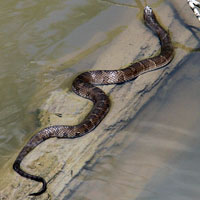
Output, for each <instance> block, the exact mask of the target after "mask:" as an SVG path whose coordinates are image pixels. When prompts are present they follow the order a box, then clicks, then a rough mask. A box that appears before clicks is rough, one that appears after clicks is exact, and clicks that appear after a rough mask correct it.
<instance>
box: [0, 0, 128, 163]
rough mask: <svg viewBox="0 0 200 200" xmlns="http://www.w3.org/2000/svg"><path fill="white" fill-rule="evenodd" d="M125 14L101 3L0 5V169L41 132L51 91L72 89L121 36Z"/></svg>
mask: <svg viewBox="0 0 200 200" xmlns="http://www.w3.org/2000/svg"><path fill="white" fill-rule="evenodd" d="M126 11H127V9H125V8H119V7H116V6H112V5H111V4H108V3H106V2H103V1H98V0H83V1H78V0H73V1H72V0H68V1H66V0H62V1H59V2H57V1H45V2H43V1H40V2H36V1H34V0H29V1H16V0H12V1H2V2H1V3H0V15H1V17H0V38H1V40H0V51H1V53H0V60H1V66H0V95H1V98H0V160H1V162H0V166H3V164H4V163H5V162H6V161H7V160H8V159H9V158H10V157H11V156H12V155H13V153H14V152H15V151H16V150H17V151H18V150H19V149H20V148H21V147H22V146H23V145H24V143H25V141H27V138H29V137H30V135H31V134H32V133H33V131H34V130H35V129H36V128H37V127H38V120H37V109H38V108H39V107H40V105H41V103H42V102H43V101H44V100H45V99H46V96H47V95H48V92H51V91H53V90H54V89H56V88H59V87H62V84H63V82H64V81H63V80H66V81H67V83H65V84H64V87H69V83H70V81H71V79H70V77H72V76H73V75H75V74H77V72H79V71H83V70H86V69H89V68H90V66H92V64H93V62H94V61H95V58H96V56H97V55H98V53H99V52H98V51H101V50H103V48H106V45H109V43H110V42H111V41H112V39H113V38H115V36H117V35H118V34H119V33H120V32H121V31H123V27H125V26H126V25H127V23H128V22H127V21H128V20H127V18H126V17H123V16H126V15H125V12H126ZM116 17H119V20H118V21H116ZM106 19H107V20H106ZM105 20H106V21H107V23H105ZM95 53H96V54H95ZM72 66H73V67H72ZM55 72H56V73H55ZM55 76H56V77H57V79H55ZM59 77H60V78H59Z"/></svg>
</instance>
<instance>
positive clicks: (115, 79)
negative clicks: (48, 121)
mask: <svg viewBox="0 0 200 200" xmlns="http://www.w3.org/2000/svg"><path fill="white" fill-rule="evenodd" d="M144 21H145V23H146V24H147V25H148V26H149V27H150V29H151V30H152V31H153V32H154V33H155V34H156V35H157V36H158V38H159V40H160V44H161V52H160V54H159V55H158V56H155V57H153V58H148V59H144V60H142V61H139V62H136V63H133V64H131V65H129V66H128V67H127V68H125V69H119V70H97V71H89V72H84V73H82V74H80V75H79V76H77V78H76V79H75V80H74V81H73V84H72V90H73V91H74V92H75V93H76V94H77V95H79V96H81V97H84V98H86V99H89V100H91V101H92V102H93V103H94V106H93V108H92V110H91V111H90V113H89V114H88V116H87V117H86V118H85V120H84V121H83V122H82V123H80V124H78V125H75V126H66V125H56V126H50V127H47V128H44V129H42V130H41V131H39V132H38V133H36V134H35V135H34V136H33V137H32V138H31V139H30V140H29V142H28V143H27V144H26V145H25V146H24V148H23V149H22V150H21V152H20V153H19V155H18V157H17V158H16V160H15V162H14V164H13V169H14V170H15V171H16V172H17V173H19V174H20V175H21V176H23V177H25V178H28V179H31V180H34V181H38V182H41V183H42V184H43V186H42V188H41V190H40V191H39V192H37V193H32V194H30V195H34V196H37V195H40V194H42V193H44V192H45V191H46V188H47V183H46V181H45V180H44V179H43V178H42V177H39V176H35V175H31V174H28V173H27V172H25V171H23V170H22V169H21V168H20V163H21V162H22V160H23V158H24V157H25V156H26V155H27V154H28V153H29V152H30V151H32V150H33V149H34V148H35V147H36V146H37V145H39V144H40V143H41V142H43V141H45V140H47V139H49V138H53V137H57V138H70V139H73V138H77V137H81V136H83V135H85V134H87V133H89V132H90V131H92V130H93V129H95V128H96V127H97V126H98V124H99V123H100V122H101V121H102V120H103V118H104V117H105V116H106V114H107V113H108V111H109V108H110V101H109V98H108V96H107V95H106V94H105V93H104V92H103V91H102V90H101V89H100V88H98V87H96V86H95V85H106V84H116V83H123V82H126V81H130V80H133V79H134V78H135V77H137V76H139V75H140V74H142V73H144V72H146V71H149V70H152V69H156V68H160V67H162V66H164V65H166V64H168V63H169V62H170V61H171V60H172V58H173V54H174V53H173V52H174V50H173V47H172V43H171V40H170V37H169V34H168V32H166V31H165V30H164V29H163V28H162V27H161V26H160V25H159V23H158V21H157V19H156V17H155V15H154V13H153V11H152V9H151V8H150V7H148V6H146V7H145V9H144Z"/></svg>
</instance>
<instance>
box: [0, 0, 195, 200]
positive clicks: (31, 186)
mask: <svg viewBox="0 0 200 200" xmlns="http://www.w3.org/2000/svg"><path fill="white" fill-rule="evenodd" d="M172 6H173V7H172ZM172 8H173V9H172ZM174 8H176V9H177V11H178V13H179V17H180V18H177V15H176V13H175V11H176V9H174ZM154 11H155V13H156V15H157V16H159V20H161V21H162V24H164V26H165V27H168V28H169V29H170V33H171V35H172V38H173V42H174V44H175V45H176V47H179V46H178V45H177V43H179V44H183V45H185V46H190V47H191V48H192V47H193V48H194V47H195V46H196V45H197V44H198V41H196V40H194V35H193V33H192V32H191V31H190V30H189V29H186V28H185V27H184V24H183V23H181V21H180V19H181V18H184V19H185V21H188V22H190V23H193V25H195V23H196V25H197V26H198V25H199V24H198V21H197V20H196V18H195V17H194V16H193V13H192V12H191V11H190V9H188V6H187V4H186V3H185V4H183V2H182V1H181V0H176V1H174V5H171V4H169V5H166V4H165V5H164V4H162V5H161V6H159V8H157V9H154ZM180 33H181V34H180ZM180 46H181V45H180ZM159 48H160V45H159V42H158V40H157V38H156V37H155V36H154V35H152V33H151V32H150V31H149V29H148V28H147V27H145V26H144V24H142V23H141V22H140V21H138V20H133V21H130V24H129V26H128V27H127V28H126V29H125V30H124V31H123V32H122V33H121V34H120V35H119V36H118V37H117V38H116V39H114V40H113V42H112V44H111V45H110V46H109V48H108V49H107V50H106V51H105V52H103V53H102V54H101V55H99V58H98V59H97V61H96V64H95V65H94V67H93V68H92V70H95V69H108V66H109V69H117V68H120V67H121V68H122V67H124V66H127V65H128V64H129V63H131V62H132V61H133V58H136V59H137V60H141V59H143V58H148V57H149V56H152V55H154V54H155V53H156V52H157V51H158V50H159ZM187 54H188V52H187V51H185V50H184V48H176V54H175V58H174V59H173V61H172V62H171V63H170V64H169V65H168V66H167V67H164V68H162V69H159V70H156V71H152V72H148V73H145V74H143V75H141V76H140V77H138V78H137V79H135V80H134V81H131V82H128V83H125V84H122V85H109V86H101V88H102V89H103V90H104V91H105V92H106V93H107V94H108V95H109V97H110V99H111V102H112V106H111V110H110V112H109V113H108V115H107V116H106V118H105V119H104V120H103V121H102V123H100V125H99V126H98V127H97V128H96V129H95V130H94V131H92V132H91V133H89V134H88V135H85V136H84V137H81V138H77V139H74V140H65V139H56V138H55V139H49V140H47V141H45V142H44V143H42V144H41V145H39V146H38V147H37V148H36V149H35V150H33V151H32V152H31V153H30V154H29V155H28V156H27V157H26V158H25V159H24V161H23V163H22V167H23V169H24V170H26V171H27V172H30V173H31V174H38V175H40V176H42V177H44V178H45V179H46V180H47V182H48V190H47V192H46V193H45V194H43V195H41V196H39V197H37V199H43V200H44V199H63V198H64V197H65V198H66V197H67V196H69V195H70V193H71V191H73V190H74V189H75V188H76V187H78V186H79V185H80V183H81V182H82V180H83V178H84V177H83V176H82V174H81V170H82V169H83V167H84V166H85V165H86V163H87V162H88V161H90V160H91V159H93V162H95V160H96V159H98V157H99V156H101V155H102V154H103V152H104V151H106V150H107V149H108V148H110V147H112V145H115V144H118V143H120V142H122V141H123V138H124V137H125V136H126V135H125V134H120V132H122V130H123V129H124V128H125V127H126V125H127V124H128V122H129V121H130V120H131V119H133V118H134V116H135V115H136V114H137V112H138V111H139V110H140V109H141V108H142V106H144V105H145V103H147V102H148V101H149V99H150V98H151V97H152V96H153V95H154V94H155V93H156V91H157V89H158V88H159V87H160V86H161V84H162V83H163V81H164V80H165V79H167V77H168V76H169V74H170V73H172V72H173V71H174V69H175V68H176V66H177V64H178V63H180V62H181V61H182V60H183V58H184V57H185V56H186V55H187ZM91 108H92V103H91V102H89V101H87V100H85V99H83V98H81V97H79V96H77V95H75V94H73V93H72V92H71V91H70V90H61V89H60V90H56V91H53V92H52V93H51V95H50V96H49V98H48V99H47V100H46V102H45V103H44V104H43V105H42V106H41V108H40V110H41V113H40V117H41V118H40V119H41V124H42V126H43V127H44V126H48V125H55V124H67V125H73V124H77V123H79V122H80V121H82V120H83V119H84V117H85V116H86V115H87V113H88V112H89V111H90V109H91ZM13 159H14V158H13ZM7 174H8V175H7V176H6V177H8V179H7V180H6V181H5V183H4V184H3V185H4V187H3V189H2V190H1V193H0V195H1V196H0V197H1V198H2V199H16V200H17V199H35V197H28V194H29V193H32V192H37V191H38V190H39V189H40V187H41V185H40V184H38V183H37V182H34V181H30V180H27V179H25V178H22V177H21V176H19V175H18V174H17V173H15V172H14V171H13V170H12V169H11V167H10V169H9V172H7Z"/></svg>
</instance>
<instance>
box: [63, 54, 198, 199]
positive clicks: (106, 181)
mask: <svg viewBox="0 0 200 200" xmlns="http://www.w3.org/2000/svg"><path fill="white" fill-rule="evenodd" d="M198 60H199V53H194V54H192V55H191V56H190V57H189V58H188V59H187V61H185V62H183V63H184V64H181V65H180V66H178V69H177V70H176V72H174V74H173V75H172V76H171V77H170V78H169V79H168V80H167V81H166V83H164V86H163V87H162V88H161V89H159V91H158V92H157V94H156V95H155V97H154V98H153V99H152V100H151V101H150V102H149V103H148V104H147V105H146V106H145V107H144V108H143V109H142V111H141V112H140V113H139V114H138V115H137V117H136V118H135V119H134V120H133V121H132V122H130V124H129V126H128V127H127V128H126V130H125V131H124V132H123V134H126V139H125V141H123V143H122V144H120V145H119V146H117V147H114V148H113V149H112V150H111V151H109V152H107V154H106V155H105V156H104V157H102V158H100V159H99V160H98V162H97V163H96V165H94V167H92V168H89V171H88V170H87V168H86V169H85V171H86V174H88V175H87V176H86V178H85V179H84V183H83V184H82V185H81V186H80V187H79V188H78V189H77V190H76V191H75V192H74V193H73V195H72V196H71V198H66V199H70V200H71V199H73V200H80V199H83V200H86V199H87V200H92V199H95V200H100V199H105V200H110V199H118V200H130V199H136V200H147V199H148V200H155V199H156V200H165V199H166V200H168V199H176V200H179V199H180V200H187V199H193V200H198V199H199V196H200V191H199V186H200V160H199V156H200V151H199V149H200V143H199V141H200V134H199V133H200V106H199V102H200V90H199V87H200V78H199V77H200V70H199V63H198Z"/></svg>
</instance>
